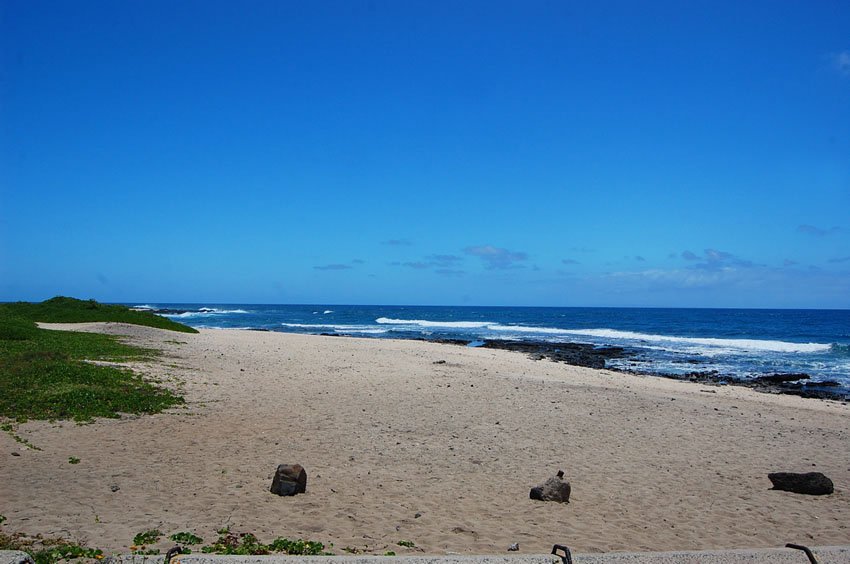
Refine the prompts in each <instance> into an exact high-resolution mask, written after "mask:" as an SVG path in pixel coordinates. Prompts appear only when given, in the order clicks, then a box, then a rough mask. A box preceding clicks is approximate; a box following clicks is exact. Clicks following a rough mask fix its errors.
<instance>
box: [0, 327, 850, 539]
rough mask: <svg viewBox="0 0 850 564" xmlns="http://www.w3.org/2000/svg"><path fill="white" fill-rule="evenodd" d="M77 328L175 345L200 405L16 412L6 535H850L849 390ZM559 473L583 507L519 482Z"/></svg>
mask: <svg viewBox="0 0 850 564" xmlns="http://www.w3.org/2000/svg"><path fill="white" fill-rule="evenodd" d="M54 327H55V326H54ZM74 327H81V326H74ZM82 327H83V328H87V329H88V330H99V331H109V332H114V333H119V334H126V335H132V337H131V340H132V341H133V342H139V343H143V344H149V345H150V344H153V345H155V346H158V347H160V348H162V349H164V350H165V351H166V354H165V356H164V357H163V358H162V359H161V360H160V361H159V362H157V363H154V364H149V365H144V366H140V367H139V368H140V369H141V370H143V371H145V372H147V373H148V374H152V375H155V376H158V377H161V378H164V379H165V380H166V382H170V384H169V385H174V383H175V382H180V384H179V388H180V389H181V390H182V391H183V393H184V395H185V397H186V400H187V402H188V404H187V408H185V409H182V408H180V409H173V410H171V411H170V412H168V413H164V414H160V415H155V416H143V417H127V418H123V419H120V420H98V421H97V422H96V423H94V424H90V425H76V424H74V423H70V422H62V423H49V422H29V423H26V424H23V425H21V426H20V427H19V430H18V432H19V434H20V435H21V436H23V437H24V438H26V439H27V440H29V441H31V442H32V443H33V444H35V445H37V446H39V447H40V448H41V449H42V450H41V451H32V450H27V449H26V448H24V447H22V446H21V445H19V444H18V443H16V442H14V440H12V438H11V437H10V436H9V435H7V434H5V433H3V434H0V475H2V481H0V514H3V515H5V516H6V517H7V518H8V521H7V523H5V524H4V530H6V531H14V530H17V531H25V532H27V533H30V534H35V533H42V534H46V535H53V536H63V537H66V538H70V539H74V540H77V541H79V542H83V543H88V544H89V545H92V546H98V547H101V548H104V549H107V550H110V551H126V550H127V547H129V545H130V544H131V540H132V538H133V535H134V534H136V533H138V532H140V531H143V530H147V529H152V528H158V529H160V530H162V531H163V532H165V533H166V534H171V533H174V532H178V531H192V532H194V533H196V534H198V535H200V536H201V537H203V538H204V539H205V540H206V541H207V542H209V541H212V540H213V539H214V538H215V536H216V535H215V532H214V531H215V530H216V529H218V528H220V527H222V526H229V527H230V528H231V530H233V531H237V532H252V533H254V534H256V535H257V536H258V537H259V538H260V539H261V540H263V541H267V542H268V541H270V540H272V539H273V538H274V537H277V536H286V537H290V538H296V537H301V538H308V539H311V540H318V541H322V542H325V543H328V542H332V543H333V544H334V550H335V551H336V552H337V553H341V552H342V549H343V548H344V547H351V548H356V549H358V550H360V551H365V552H367V553H383V552H384V551H386V550H394V551H395V552H397V553H398V554H406V553H421V552H422V551H424V552H425V553H429V554H443V553H446V552H456V553H504V552H505V550H506V548H507V546H508V545H509V544H511V543H514V542H518V543H519V544H520V548H521V552H522V553H540V552H548V551H549V549H550V548H551V546H552V545H553V544H554V543H561V544H567V545H569V546H570V547H572V548H573V549H574V550H577V551H579V552H593V551H612V550H654V551H660V550H696V549H708V548H714V549H718V548H744V547H749V548H758V547H776V546H782V545H784V544H785V543H786V542H797V543H801V544H807V545H841V544H850V530H848V524H850V503H848V491H847V485H848V484H850V406H848V405H847V404H846V403H838V402H829V401H820V400H805V399H802V398H798V397H791V396H773V395H766V394H760V393H757V392H753V391H751V390H747V389H742V388H734V387H708V386H705V385H698V384H690V383H683V382H676V381H671V380H665V379H661V378H651V377H639V376H630V375H624V374H619V373H614V372H610V371H604V370H603V371H599V370H591V369H583V368H577V367H572V366H567V365H563V364H556V363H553V362H550V361H532V360H529V359H528V358H527V357H525V356H524V355H522V354H518V353H511V352H507V351H496V350H487V349H473V348H466V347H458V346H451V345H439V344H433V343H425V342H417V341H392V340H377V339H374V340H369V339H352V338H334V337H319V336H301V335H290V334H281V333H264V332H253V331H235V330H205V331H202V332H201V334H199V335H184V334H177V333H171V332H165V331H159V330H153V329H147V328H137V327H129V326H125V325H118V324H85V325H84V326H82ZM174 341H180V343H179V344H178V343H175V342H174ZM438 360H445V361H446V362H445V363H444V364H434V362H435V361H438ZM706 390H708V391H709V392H707V391H706ZM12 451H17V452H19V453H20V454H21V456H10V453H11V452H12ZM71 456H74V457H78V458H80V459H81V462H80V463H79V464H77V465H71V464H69V463H68V458H69V457H71ZM279 463H300V464H301V465H303V466H304V467H305V468H306V469H307V473H308V483H307V493H306V494H303V495H299V496H296V497H291V498H281V497H278V496H275V495H273V494H270V493H269V491H268V488H269V485H270V483H271V476H272V473H273V471H274V469H275V467H276V466H277V464H279ZM558 469H563V470H564V471H565V472H566V477H567V478H568V479H569V480H570V482H571V483H572V491H573V494H572V500H571V503H569V504H557V503H543V502H537V501H532V500H530V499H528V491H529V489H530V488H531V487H532V486H534V485H536V484H538V483H540V482H542V481H543V480H545V479H546V478H548V477H549V476H551V475H553V474H554V473H555V472H556V471H557V470H558ZM815 470H816V471H821V472H824V473H825V474H826V475H827V476H830V477H831V478H832V480H833V482H835V486H836V492H835V493H834V494H833V495H831V496H824V497H810V496H802V495H796V494H791V493H787V492H779V491H772V490H771V489H770V487H771V485H770V482H769V480H768V479H767V474H768V473H769V472H775V471H795V472H806V471H815ZM113 485H115V486H118V487H119V488H120V489H119V490H118V491H116V492H112V491H111V489H110V487H111V486H113ZM417 514H418V515H419V516H418V517H417ZM399 540H411V541H413V542H414V543H415V545H416V548H413V549H407V548H403V547H401V546H398V545H397V542H398V541H399ZM170 544H172V543H169V542H168V541H165V542H162V543H160V544H159V545H157V546H159V547H168V546H170Z"/></svg>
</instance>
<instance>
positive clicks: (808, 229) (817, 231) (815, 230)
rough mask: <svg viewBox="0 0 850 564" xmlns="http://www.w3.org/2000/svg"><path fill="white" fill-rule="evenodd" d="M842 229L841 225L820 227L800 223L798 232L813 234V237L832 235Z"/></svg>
mask: <svg viewBox="0 0 850 564" xmlns="http://www.w3.org/2000/svg"><path fill="white" fill-rule="evenodd" d="M839 231H841V228H840V227H830V228H829V229H823V228H820V227H815V226H814V225H798V226H797V233H805V234H806V235H811V236H813V237H826V236H827V235H832V234H833V233H837V232H839Z"/></svg>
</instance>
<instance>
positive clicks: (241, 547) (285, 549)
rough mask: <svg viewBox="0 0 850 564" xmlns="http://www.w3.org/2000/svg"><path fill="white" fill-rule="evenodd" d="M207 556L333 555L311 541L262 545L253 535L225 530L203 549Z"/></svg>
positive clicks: (284, 540)
mask: <svg viewBox="0 0 850 564" xmlns="http://www.w3.org/2000/svg"><path fill="white" fill-rule="evenodd" d="M201 552H203V553H206V554H229V555H241V556H246V555H258V554H293V555H300V556H331V555H332V553H330V552H325V545H324V544H322V543H320V542H316V541H309V540H301V539H298V540H290V539H287V538H283V537H279V538H277V539H275V540H273V541H272V542H271V543H269V544H263V543H261V542H260V541H259V540H258V539H257V537H255V536H254V535H252V534H251V533H241V534H236V533H231V532H230V531H227V530H224V531H223V532H222V531H219V537H218V539H216V541H215V542H214V543H213V544H211V545H209V546H205V547H203V548H202V549H201Z"/></svg>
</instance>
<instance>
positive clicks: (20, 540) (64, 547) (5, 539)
mask: <svg viewBox="0 0 850 564" xmlns="http://www.w3.org/2000/svg"><path fill="white" fill-rule="evenodd" d="M0 550H20V551H23V552H26V553H28V554H29V555H30V556H32V559H33V560H34V561H35V564H56V562H59V561H62V560H73V559H78V558H88V559H97V560H100V559H102V558H103V551H102V550H100V549H99V548H89V547H87V546H81V545H79V544H76V543H72V542H69V541H66V540H63V539H51V538H45V537H42V536H41V535H36V536H35V537H28V536H26V535H24V534H21V533H14V534H6V533H3V532H0Z"/></svg>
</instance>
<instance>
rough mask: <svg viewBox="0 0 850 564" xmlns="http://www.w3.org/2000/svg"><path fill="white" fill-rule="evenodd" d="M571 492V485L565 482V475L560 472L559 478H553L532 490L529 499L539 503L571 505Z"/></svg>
mask: <svg viewBox="0 0 850 564" xmlns="http://www.w3.org/2000/svg"><path fill="white" fill-rule="evenodd" d="M570 491H571V488H570V483H569V482H565V481H564V473H563V472H561V471H559V472H558V475H557V476H552V477H551V478H549V479H548V480H546V481H545V482H543V483H542V484H540V485H539V486H535V487H533V488H531V491H530V492H529V494H528V497H529V498H531V499H536V500H539V501H557V502H560V503H569V501H570Z"/></svg>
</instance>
